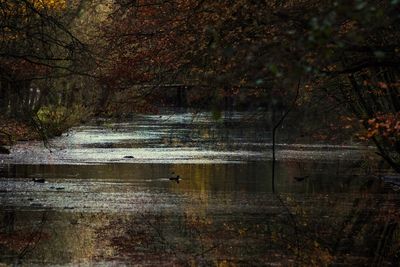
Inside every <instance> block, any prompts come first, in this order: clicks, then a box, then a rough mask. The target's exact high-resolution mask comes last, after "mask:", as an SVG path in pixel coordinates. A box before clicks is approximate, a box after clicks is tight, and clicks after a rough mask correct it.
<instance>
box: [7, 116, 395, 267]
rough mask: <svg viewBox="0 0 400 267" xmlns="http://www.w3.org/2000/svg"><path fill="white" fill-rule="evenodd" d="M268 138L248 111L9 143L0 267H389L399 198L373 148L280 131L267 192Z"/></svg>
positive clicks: (104, 125)
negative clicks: (301, 139) (311, 140)
mask: <svg viewBox="0 0 400 267" xmlns="http://www.w3.org/2000/svg"><path fill="white" fill-rule="evenodd" d="M266 128H268V127H265V122H263V120H262V117H260V116H255V115H254V114H245V113H233V114H230V115H229V116H227V117H226V118H224V119H223V120H220V121H214V120H213V119H212V118H211V115H209V114H207V113H199V114H195V115H193V114H179V115H173V114H166V115H162V116H139V115H138V116H135V117H134V118H132V120H129V121H124V122H112V121H107V120H101V121H100V120H99V121H97V122H94V123H92V124H91V125H86V126H81V127H77V128H75V129H72V130H71V131H70V132H69V133H66V134H64V135H63V136H61V137H59V138H55V139H54V140H51V146H50V148H45V147H44V146H43V144H42V143H40V142H28V143H20V144H18V145H17V146H15V147H14V148H13V151H12V154H11V155H9V156H1V159H0V160H2V161H3V164H2V165H0V174H1V175H0V177H1V178H0V203H1V214H0V218H2V221H1V229H0V262H2V263H4V264H10V265H12V264H17V265H24V266H32V265H37V266H43V265H51V266H54V265H61V266H75V265H82V266H93V265H94V266H110V265H111V266H126V265H129V266H131V265H140V266H143V265H148V266H155V265H156V266H159V265H160V266H173V265H175V266H176V265H179V266H180V265H184V266H185V265H195V266H236V265H237V266H248V265H263V266H265V265H278V266H299V265H300V266H312V265H314V266H321V265H345V266H347V265H360V266H364V265H375V266H390V265H396V264H397V263H398V262H399V257H400V255H399V252H398V251H399V246H400V238H399V229H398V221H399V218H400V216H399V205H400V197H399V194H398V192H397V191H396V190H397V188H396V187H395V186H394V185H393V184H390V183H384V182H382V181H381V180H380V179H377V178H376V177H374V176H373V174H374V173H376V172H378V171H380V172H382V170H380V169H379V164H378V160H377V159H376V157H374V156H373V154H374V153H373V150H372V149H371V148H365V147H362V146H358V145H347V146H337V145H326V144H324V145H316V144H314V145H306V144H304V143H288V142H287V140H285V138H286V136H287V135H286V133H287V132H290V129H289V131H288V130H287V129H281V136H282V138H281V139H280V140H281V142H280V143H279V145H278V149H279V151H278V163H277V181H276V191H277V192H278V193H277V194H272V193H271V192H272V188H271V162H270V158H271V151H270V148H271V144H270V133H269V132H268V131H267V130H266ZM384 171H385V170H384ZM386 171H387V170H386ZM173 175H180V177H181V180H180V182H179V183H176V182H175V181H171V180H169V177H171V176H173ZM294 177H303V178H304V180H302V181H297V180H296V179H294ZM34 178H37V179H38V178H44V179H45V180H46V182H45V183H37V182H33V181H32V179H34Z"/></svg>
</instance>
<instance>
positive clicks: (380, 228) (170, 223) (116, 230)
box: [98, 181, 400, 266]
mask: <svg viewBox="0 0 400 267" xmlns="http://www.w3.org/2000/svg"><path fill="white" fill-rule="evenodd" d="M361 190H362V192H361V197H360V195H359V194H357V195H356V196H355V195H354V194H332V195H329V194H314V195H311V196H305V195H303V194H289V193H287V194H280V195H279V198H280V199H278V195H274V196H271V199H270V200H269V201H268V203H266V205H271V207H268V209H267V210H264V209H263V210H262V211H259V210H254V211H249V210H245V211H242V212H235V213H231V212H230V211H229V210H226V212H221V211H219V212H218V213H214V212H207V211H206V212H198V208H196V205H192V206H191V207H190V208H185V209H184V210H182V211H181V212H177V213H168V212H164V213H160V214H155V213H146V214H142V215H136V216H135V215H130V216H129V215H128V216H126V217H124V218H122V219H121V218H118V219H115V220H114V221H111V222H110V224H109V225H108V226H107V227H104V228H103V229H101V230H99V232H98V234H99V236H101V237H102V238H104V239H106V240H108V241H107V242H108V245H109V246H111V247H114V248H115V252H114V255H110V257H111V258H120V257H124V258H128V259H129V261H131V262H133V263H135V262H137V263H138V262H146V261H148V262H152V263H156V262H159V263H160V264H162V263H171V262H172V263H176V264H183V263H185V264H187V263H193V264H195V265H202V264H205V265H218V264H224V263H229V264H231V265H246V264H253V265H257V264H260V265H262V264H265V263H277V264H279V265H283V266H291V265H296V266H299V265H300V266H324V265H329V264H345V265H373V266H382V265H385V264H386V265H390V264H395V263H396V262H398V260H399V252H398V250H399V248H400V240H399V237H398V236H399V230H398V221H399V211H398V208H399V202H398V201H397V203H396V201H395V200H396V199H398V198H399V196H398V195H395V194H391V193H390V192H385V194H382V193H383V191H384V190H386V189H385V188H384V187H382V186H381V185H380V184H378V182H376V181H374V182H367V183H366V184H365V186H364V187H363V188H361ZM233 214H235V215H233Z"/></svg>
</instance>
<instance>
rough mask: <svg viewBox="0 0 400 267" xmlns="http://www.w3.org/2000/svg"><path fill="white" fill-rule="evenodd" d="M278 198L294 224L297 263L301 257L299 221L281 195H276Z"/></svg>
mask: <svg viewBox="0 0 400 267" xmlns="http://www.w3.org/2000/svg"><path fill="white" fill-rule="evenodd" d="M275 196H276V198H277V199H278V200H279V202H280V203H281V204H282V207H283V208H284V209H285V210H286V212H287V213H288V214H289V218H290V220H291V222H292V224H293V229H294V234H295V240H296V248H297V251H296V262H297V260H298V257H299V255H300V241H299V228H298V226H297V221H296V217H295V216H294V215H293V213H292V212H291V211H290V210H289V208H288V206H287V205H286V204H285V202H283V200H282V198H281V197H280V196H279V195H275Z"/></svg>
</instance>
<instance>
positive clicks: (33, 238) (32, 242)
mask: <svg viewBox="0 0 400 267" xmlns="http://www.w3.org/2000/svg"><path fill="white" fill-rule="evenodd" d="M46 221H47V218H46V212H44V213H43V216H42V220H41V222H40V224H39V229H38V230H37V231H32V233H31V235H30V237H29V239H28V243H26V245H25V247H24V248H23V249H22V250H21V252H20V253H19V254H18V257H17V259H18V263H19V264H20V263H21V261H22V259H23V258H24V257H25V256H26V254H27V253H29V252H31V251H33V250H35V248H36V247H37V245H38V244H39V241H40V239H41V238H42V233H43V227H44V224H45V222H46Z"/></svg>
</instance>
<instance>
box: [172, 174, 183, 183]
mask: <svg viewBox="0 0 400 267" xmlns="http://www.w3.org/2000/svg"><path fill="white" fill-rule="evenodd" d="M180 179H181V178H180V177H179V175H177V176H176V177H174V176H172V177H170V178H169V180H170V181H175V182H176V183H177V184H179V180H180Z"/></svg>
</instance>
